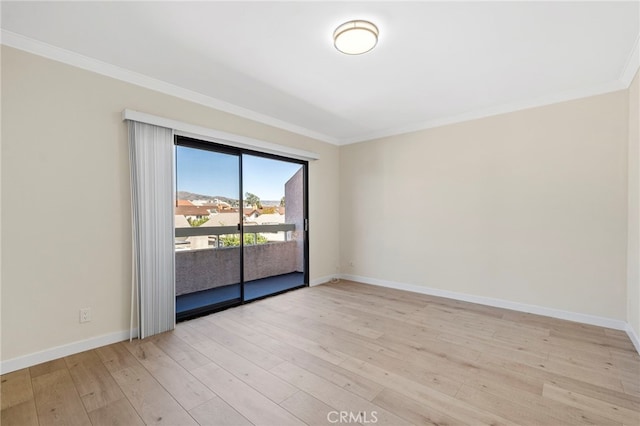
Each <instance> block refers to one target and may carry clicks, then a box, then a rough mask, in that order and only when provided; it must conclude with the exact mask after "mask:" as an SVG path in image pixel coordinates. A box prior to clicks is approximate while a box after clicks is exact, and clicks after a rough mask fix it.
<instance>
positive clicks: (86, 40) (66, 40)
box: [1, 1, 640, 144]
mask: <svg viewBox="0 0 640 426" xmlns="http://www.w3.org/2000/svg"><path fill="white" fill-rule="evenodd" d="M1 13H2V42H3V43H4V44H8V45H13V46H14V47H18V48H23V49H24V50H30V51H34V52H35V53H40V54H43V55H45V56H49V57H53V58H55V59H59V60H63V61H65V62H70V63H74V64H76V65H79V66H83V67H85V68H90V69H97V70H98V71H99V72H102V73H105V74H108V75H113V76H115V77H121V78H123V79H125V80H126V79H128V80H130V81H133V82H136V83H138V84H142V85H147V86H149V87H154V88H157V89H158V90H163V91H166V92H168V93H172V94H177V95H179V96H180V95H181V96H183V97H186V98H189V99H191V100H195V101H197V102H200V103H204V104H208V105H211V106H214V107H216V108H219V109H223V110H226V111H229V112H233V113H236V114H239V115H242V116H245V117H249V118H252V119H255V120H258V121H261V122H265V123H268V124H272V125H275V126H278V127H281V128H285V129H289V130H293V131H297V132H298V133H301V134H305V135H308V136H313V137H316V138H319V139H322V140H325V141H327V142H331V143H336V144H345V143H351V142H356V141H362V140H367V139H372V138H374V137H379V136H386V135H391V134H398V133H403V132H406V131H411V130H417V129H421V128H426V127H432V126H435V125H439V124H444V123H449V122H455V121H461V120H464V119H470V118H475V117H480V116H484V115H489V114H492V113H497V112H504V111H509V110H515V109H521V108H526V107H530V106H535V105H542V104H545V103H550V102H554V101H558V100H563V99H571V98H576V97H581V96H587V95H591V94H595V93H603V92H607V91H611V90H618V89H622V88H624V87H626V85H628V80H630V77H629V76H631V77H632V76H633V73H634V72H635V70H636V69H637V67H638V65H637V62H638V46H637V44H638V34H639V32H640V2H638V1H632V2H611V1H606V2H566V3H564V2H465V3H463V2H415V1H414V2H397V1H393V2H326V1H325V2H308V1H306V2H268V1H260V2H250V3H249V2H238V1H235V2H138V3H130V2H6V1H3V2H2V10H1ZM350 19H365V20H370V21H372V22H374V23H375V24H376V25H377V26H378V28H379V30H380V39H379V43H378V46H377V47H376V48H375V49H374V50H373V51H371V52H369V53H367V54H364V55H360V56H346V55H343V54H340V53H339V52H338V51H336V49H335V48H334V47H333V42H332V33H333V30H334V29H335V28H336V27H337V26H338V25H340V24H341V23H343V22H344V21H347V20H350ZM52 46H54V47H56V48H61V49H64V51H63V50H60V49H54V48H52ZM68 51H70V52H73V54H70V53H69V52H68ZM634 52H635V53H634ZM89 58H90V59H89ZM107 64H108V65H107ZM132 72H133V73H132ZM147 77H151V78H147ZM167 83H169V84H167Z"/></svg>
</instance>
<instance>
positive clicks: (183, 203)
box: [176, 200, 193, 207]
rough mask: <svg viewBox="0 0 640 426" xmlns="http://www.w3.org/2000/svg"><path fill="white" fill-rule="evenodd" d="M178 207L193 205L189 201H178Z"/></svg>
mask: <svg viewBox="0 0 640 426" xmlns="http://www.w3.org/2000/svg"><path fill="white" fill-rule="evenodd" d="M176 206H179V207H185V206H193V203H192V202H191V201H189V200H176Z"/></svg>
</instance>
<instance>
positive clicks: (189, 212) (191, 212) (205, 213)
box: [175, 205, 215, 220]
mask: <svg viewBox="0 0 640 426" xmlns="http://www.w3.org/2000/svg"><path fill="white" fill-rule="evenodd" d="M212 210H214V211H215V207H214V206H211V205H208V206H194V205H191V206H181V205H178V206H177V207H176V210H175V214H176V215H177V216H184V217H185V218H187V219H191V220H194V219H202V218H203V217H209V216H210V215H211V213H212V212H211V211H212Z"/></svg>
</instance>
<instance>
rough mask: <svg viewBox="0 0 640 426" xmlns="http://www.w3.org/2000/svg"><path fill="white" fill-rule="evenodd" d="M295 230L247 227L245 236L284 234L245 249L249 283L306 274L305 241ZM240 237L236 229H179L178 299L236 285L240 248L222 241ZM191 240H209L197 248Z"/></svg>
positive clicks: (291, 226)
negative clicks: (229, 237)
mask: <svg viewBox="0 0 640 426" xmlns="http://www.w3.org/2000/svg"><path fill="white" fill-rule="evenodd" d="M295 230H296V225H295V224H289V223H285V224H277V225H246V224H245V225H244V233H245V234H275V233H281V232H282V233H284V238H282V239H279V240H277V239H276V240H269V241H267V242H266V243H261V244H245V245H244V250H245V251H244V253H245V256H244V258H245V264H244V278H245V280H246V281H252V280H257V279H260V278H265V277H270V276H276V275H283V274H288V273H291V272H302V271H303V270H304V269H303V268H304V266H303V259H304V255H303V247H302V240H299V239H298V238H295ZM239 233H240V231H239V230H238V227H237V226H199V227H190V228H176V230H175V236H176V295H181V294H187V293H192V292H196V291H202V290H206V289H211V288H215V287H221V286H225V285H230V284H235V283H237V282H238V280H239V269H238V268H237V267H236V265H239V263H238V262H239V259H240V247H238V246H231V247H223V246H221V243H220V242H221V238H220V237H221V236H224V235H238V234H239ZM188 237H195V238H204V237H209V239H208V241H207V240H204V241H202V244H200V245H197V244H193V243H194V241H187V240H186V238H188ZM181 239H185V240H182V241H181ZM254 241H257V237H256V238H255V240H254ZM181 244H184V245H185V246H186V245H189V247H181Z"/></svg>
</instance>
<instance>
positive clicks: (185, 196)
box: [176, 191, 238, 204]
mask: <svg viewBox="0 0 640 426" xmlns="http://www.w3.org/2000/svg"><path fill="white" fill-rule="evenodd" d="M176 197H177V199H178V200H189V201H193V200H212V201H213V200H215V199H218V200H220V201H224V202H225V203H229V204H232V203H236V204H237V203H238V200H237V199H233V198H229V197H223V196H222V195H204V194H194V193H193V192H189V191H178V192H177V193H176Z"/></svg>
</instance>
